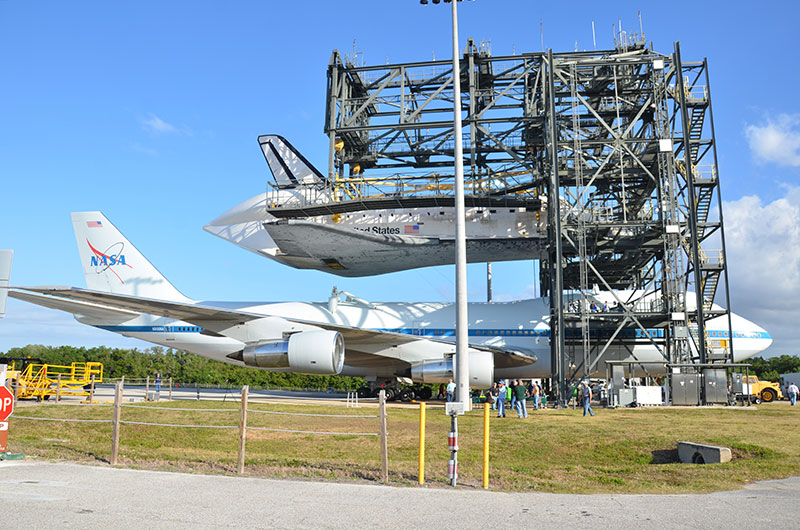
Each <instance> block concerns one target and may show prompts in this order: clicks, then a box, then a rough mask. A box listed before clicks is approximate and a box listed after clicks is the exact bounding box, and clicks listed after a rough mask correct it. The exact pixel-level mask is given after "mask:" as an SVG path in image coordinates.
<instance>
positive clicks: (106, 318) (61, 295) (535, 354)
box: [0, 212, 772, 387]
mask: <svg viewBox="0 0 800 530" xmlns="http://www.w3.org/2000/svg"><path fill="white" fill-rule="evenodd" d="M72 224H73V227H74V230H75V236H76V240H77V243H78V248H79V250H80V257H81V262H82V264H83V270H84V274H85V277H86V283H87V286H88V289H80V288H74V287H10V288H8V287H5V285H7V283H4V282H3V279H4V278H6V279H7V278H8V276H9V271H10V266H11V263H10V262H11V259H10V251H4V253H3V254H0V314H2V312H3V311H4V306H5V296H4V295H5V294H8V295H9V296H11V297H13V298H17V299H19V300H24V301H26V302H30V303H33V304H37V305H41V306H44V307H49V308H53V309H58V310H61V311H66V312H69V313H72V314H73V315H75V318H76V319H77V320H78V321H79V322H81V323H83V324H87V325H90V326H94V327H97V328H100V329H105V330H108V331H113V332H115V333H120V334H122V335H125V336H129V337H135V338H138V339H142V340H145V341H149V342H152V343H155V344H160V345H162V346H167V347H170V348H176V349H180V350H184V351H187V352H191V353H194V354H197V355H202V356H204V357H209V358H211V359H216V360H219V361H223V362H226V363H232V364H237V365H241V366H250V367H254V368H261V369H265V370H274V371H292V372H300V373H309V374H324V375H334V374H341V375H354V376H363V377H366V378H368V379H371V380H374V381H377V380H380V381H397V380H406V381H407V380H408V379H410V380H413V381H415V382H424V383H439V382H443V381H446V380H447V379H448V378H449V377H452V374H453V362H452V356H453V354H454V352H455V345H454V340H455V332H454V331H455V330H454V322H455V308H454V305H453V304H448V303H374V304H373V303H369V302H367V301H364V300H361V299H359V298H356V297H354V296H352V295H349V294H347V293H339V292H337V291H336V290H335V289H334V292H333V294H332V295H331V297H330V299H329V300H328V301H327V303H302V302H278V303H247V302H241V303H237V302H198V301H195V300H191V299H189V298H187V297H186V296H184V295H183V294H181V293H180V292H179V291H178V290H177V289H176V288H175V287H173V286H172V284H171V283H169V282H168V281H167V279H166V278H164V276H162V275H161V274H160V273H159V272H158V271H157V270H156V269H155V267H153V265H152V264H150V262H149V261H147V259H145V257H144V256H143V255H142V254H141V253H140V252H139V251H138V250H137V249H136V247H134V246H133V245H132V244H131V243H130V242H129V241H128V240H127V239H125V237H124V236H123V235H122V234H121V233H120V232H119V231H118V230H117V229H116V228H115V227H114V226H113V225H112V224H111V222H110V221H109V220H108V219H107V218H106V217H105V216H103V214H101V213H100V212H81V213H73V214H72ZM631 295H632V292H626V291H617V292H613V293H598V294H596V295H592V296H593V298H592V300H593V301H594V302H596V303H597V304H599V305H600V306H601V307H602V306H604V305H606V304H608V303H609V302H610V301H612V299H613V300H615V301H619V300H621V299H623V297H626V296H627V297H630V296H631ZM689 299H691V297H690V298H689ZM548 313H549V304H548V302H547V300H546V299H533V300H523V301H519V302H511V303H472V304H470V305H469V343H470V347H469V357H470V362H469V365H470V382H471V384H472V386H476V387H486V386H488V385H490V384H491V382H492V381H493V380H494V379H495V378H506V377H514V378H534V377H549V376H550V375H551V374H550V362H549V358H550V347H549V328H548V324H547V321H548V316H547V315H548ZM732 319H733V327H734V337H733V344H734V351H735V354H736V360H737V361H741V360H743V359H747V358H749V357H751V356H753V355H756V354H757V353H759V352H761V351H763V350H764V349H766V348H767V347H768V346H769V345H770V344H771V343H772V339H771V337H770V335H769V334H768V333H767V332H766V331H764V330H763V329H761V328H760V327H758V326H757V325H755V324H753V323H752V322H749V321H747V320H745V319H744V318H741V317H739V316H737V315H732ZM707 329H709V332H710V333H712V334H714V336H717V337H723V336H725V337H727V335H728V331H727V318H724V317H718V318H715V319H712V320H710V321H709V322H708V324H707ZM626 340H627V343H626V344H625V345H623V346H618V347H615V348H611V349H610V350H609V351H607V353H606V357H605V360H610V359H615V360H638V361H661V360H662V357H661V354H660V353H659V352H658V350H657V349H656V347H655V346H654V345H653V344H652V343H651V342H649V340H648V339H646V338H644V337H642V336H641V334H640V333H633V334H630V335H629V337H628V339H626ZM600 364H601V366H598V368H597V372H598V373H602V371H603V370H605V364H604V363H600Z"/></svg>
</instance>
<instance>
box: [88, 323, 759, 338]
mask: <svg viewBox="0 0 800 530" xmlns="http://www.w3.org/2000/svg"><path fill="white" fill-rule="evenodd" d="M95 327H97V328H100V329H104V330H106V331H114V332H116V333H200V332H202V331H203V328H201V327H199V326H95ZM372 331H385V332H389V333H399V334H403V335H414V336H418V337H455V335H456V330H455V329H453V328H377V329H373V330H372ZM566 331H567V337H572V338H574V337H580V336H581V334H580V330H573V329H568V330H566ZM606 332H607V333H603V334H599V330H590V336H591V337H593V338H608V337H610V336H611V333H612V331H611V330H606ZM647 332H648V333H649V334H650V336H651V337H653V338H663V337H664V330H663V329H648V330H647ZM573 333H574V334H573ZM620 335H621V336H622V338H646V337H647V335H646V334H645V332H644V331H643V330H641V329H627V330H623V331H622V332H620ZM469 336H470V337H549V336H550V330H549V329H470V330H469ZM708 336H709V338H711V339H715V338H720V339H726V338H728V337H729V334H728V331H727V330H709V331H708ZM733 337H734V338H743V339H771V338H772V336H771V335H770V334H769V333H768V332H766V331H747V332H742V331H735V332H734V333H733Z"/></svg>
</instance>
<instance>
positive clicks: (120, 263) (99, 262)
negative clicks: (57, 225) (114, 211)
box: [72, 212, 189, 302]
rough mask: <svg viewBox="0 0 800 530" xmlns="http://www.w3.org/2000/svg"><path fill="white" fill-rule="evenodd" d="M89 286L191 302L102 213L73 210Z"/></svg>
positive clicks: (154, 297) (73, 224) (74, 225)
mask: <svg viewBox="0 0 800 530" xmlns="http://www.w3.org/2000/svg"><path fill="white" fill-rule="evenodd" d="M72 227H73V229H74V230H75V239H76V241H77V243H78V251H79V252H80V255H81V263H82V264H83V273H84V275H85V277H86V286H87V287H88V288H89V289H92V290H95V291H105V292H109V293H116V294H127V295H132V296H139V297H143V298H153V299H157V300H171V301H184V302H185V301H189V299H188V298H187V297H185V296H184V295H183V294H181V293H180V291H178V290H177V289H176V288H175V287H174V286H173V285H172V284H171V283H169V281H168V280H167V279H166V278H165V277H164V276H163V275H162V274H161V273H160V272H158V270H157V269H156V268H155V267H154V266H153V265H152V264H151V263H150V262H149V261H148V260H147V258H145V257H144V255H142V253H141V252H139V250H138V249H137V248H136V247H135V246H133V244H132V243H131V242H130V241H128V240H127V239H126V238H125V236H123V235H122V233H121V232H120V231H119V230H117V228H116V227H115V226H114V225H113V224H111V221H109V220H108V219H107V218H106V216H104V215H103V214H102V213H100V212H73V213H72Z"/></svg>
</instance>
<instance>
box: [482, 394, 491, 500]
mask: <svg viewBox="0 0 800 530" xmlns="http://www.w3.org/2000/svg"><path fill="white" fill-rule="evenodd" d="M489 409H490V406H489V404H488V403H484V404H483V489H488V488H489Z"/></svg>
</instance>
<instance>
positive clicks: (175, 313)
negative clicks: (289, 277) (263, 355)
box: [11, 287, 264, 323]
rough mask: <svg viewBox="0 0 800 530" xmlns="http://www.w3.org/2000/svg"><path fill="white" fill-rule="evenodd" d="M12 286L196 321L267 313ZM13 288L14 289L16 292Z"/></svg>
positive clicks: (245, 318)
mask: <svg viewBox="0 0 800 530" xmlns="http://www.w3.org/2000/svg"><path fill="white" fill-rule="evenodd" d="M12 289H14V290H16V291H30V292H34V293H39V294H44V295H49V296H51V297H57V298H66V299H69V300H78V301H81V302H89V303H95V304H99V305H102V306H105V307H110V308H114V309H122V310H127V311H134V312H136V313H146V314H149V315H157V316H161V317H166V318H174V319H175V320H183V321H185V322H196V321H199V320H202V321H223V322H229V323H231V322H232V323H239V322H248V321H250V320H256V319H259V318H262V317H264V315H258V314H255V313H247V312H244V311H228V310H225V309H220V308H215V307H208V306H201V305H197V304H192V303H186V302H170V301H167V300H155V299H152V298H140V297H138V296H131V295H127V294H116V293H107V292H102V291H92V290H89V289H80V288H77V287H13V288H12ZM14 290H12V291H11V292H12V293H13V292H15V291H14ZM34 303H38V302H34ZM56 309H59V308H56Z"/></svg>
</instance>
